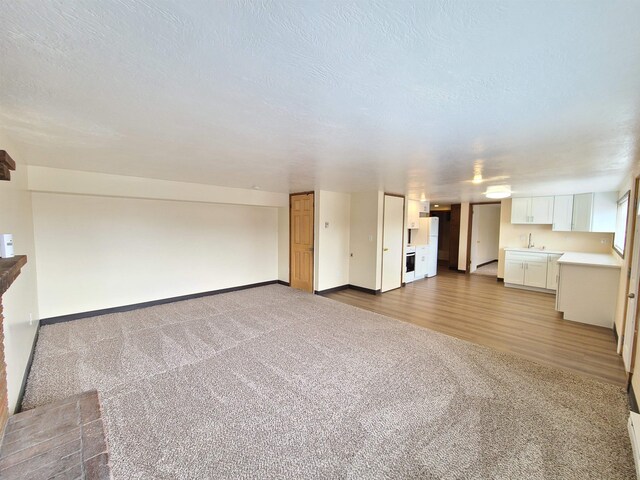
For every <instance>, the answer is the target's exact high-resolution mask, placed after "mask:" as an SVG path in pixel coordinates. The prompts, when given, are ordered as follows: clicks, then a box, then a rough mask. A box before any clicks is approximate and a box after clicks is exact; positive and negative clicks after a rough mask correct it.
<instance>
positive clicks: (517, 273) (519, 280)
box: [504, 258, 524, 285]
mask: <svg viewBox="0 0 640 480" xmlns="http://www.w3.org/2000/svg"><path fill="white" fill-rule="evenodd" d="M504 283H512V284H514V285H523V284H524V262H523V261H522V260H510V259H508V258H507V259H506V261H505V262H504Z"/></svg>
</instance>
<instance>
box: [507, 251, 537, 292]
mask: <svg viewBox="0 0 640 480" xmlns="http://www.w3.org/2000/svg"><path fill="white" fill-rule="evenodd" d="M547 257H548V254H546V253H540V252H529V251H521V250H507V251H506V252H505V262H504V283H505V284H506V285H522V286H525V287H535V288H543V289H546V288H547V263H548V259H547Z"/></svg>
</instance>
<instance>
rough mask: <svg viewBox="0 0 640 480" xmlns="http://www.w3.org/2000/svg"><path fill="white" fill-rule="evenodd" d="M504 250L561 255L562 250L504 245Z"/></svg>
mask: <svg viewBox="0 0 640 480" xmlns="http://www.w3.org/2000/svg"><path fill="white" fill-rule="evenodd" d="M504 250H505V251H510V252H527V253H551V254H556V255H562V254H563V253H564V252H561V251H560V250H547V249H546V248H545V249H542V248H526V247H505V248H504Z"/></svg>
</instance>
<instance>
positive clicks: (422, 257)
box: [415, 246, 427, 278]
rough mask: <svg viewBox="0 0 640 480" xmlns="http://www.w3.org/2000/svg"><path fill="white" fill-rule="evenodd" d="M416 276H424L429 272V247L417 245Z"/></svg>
mask: <svg viewBox="0 0 640 480" xmlns="http://www.w3.org/2000/svg"><path fill="white" fill-rule="evenodd" d="M415 272H416V278H424V276H425V275H426V274H427V247H425V246H419V247H416V270H415Z"/></svg>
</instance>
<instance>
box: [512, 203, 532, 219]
mask: <svg viewBox="0 0 640 480" xmlns="http://www.w3.org/2000/svg"><path fill="white" fill-rule="evenodd" d="M530 211H531V198H514V199H513V200H511V223H531V220H530V218H531V213H530Z"/></svg>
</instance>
